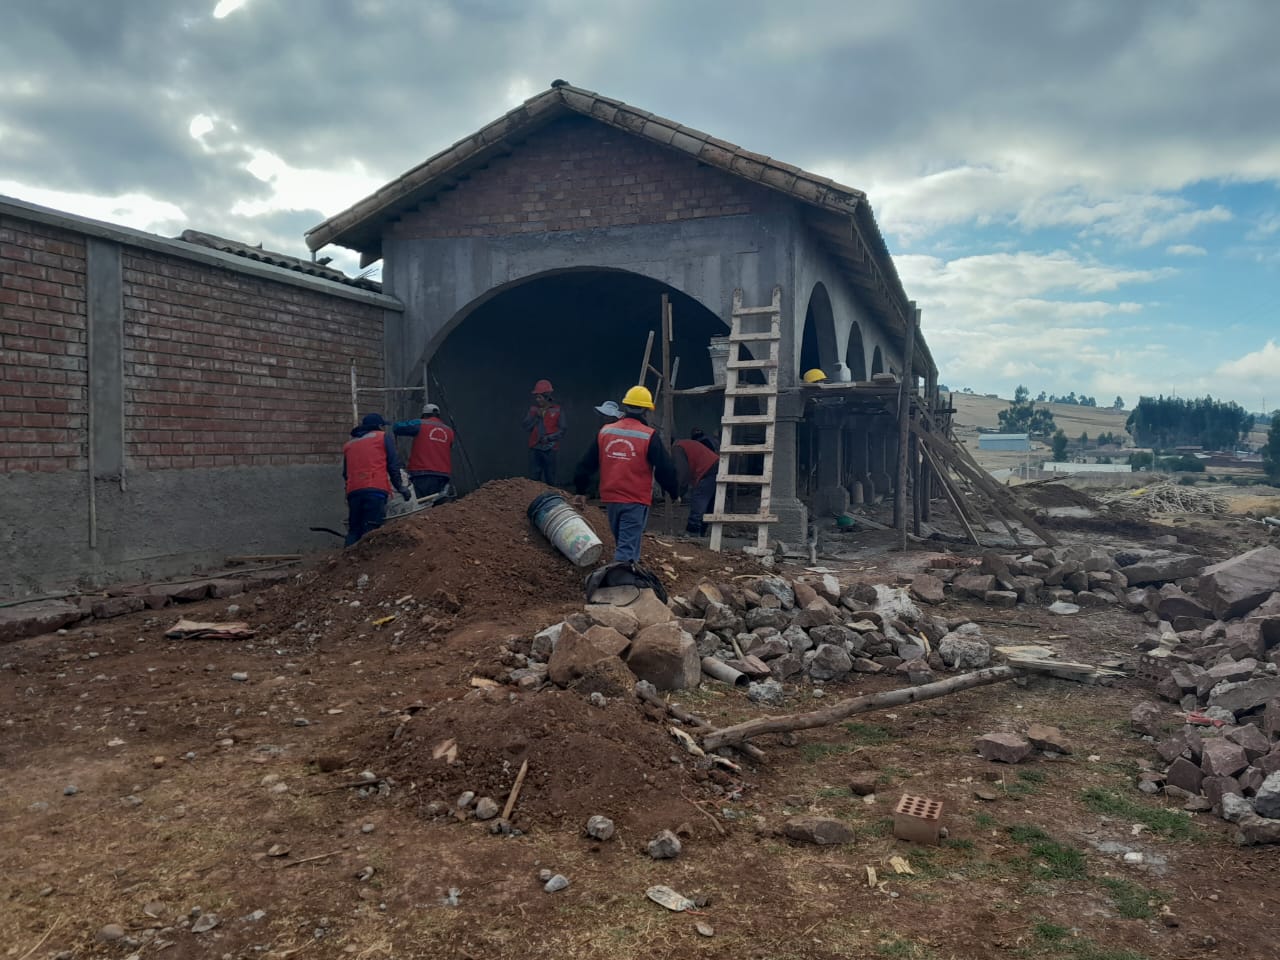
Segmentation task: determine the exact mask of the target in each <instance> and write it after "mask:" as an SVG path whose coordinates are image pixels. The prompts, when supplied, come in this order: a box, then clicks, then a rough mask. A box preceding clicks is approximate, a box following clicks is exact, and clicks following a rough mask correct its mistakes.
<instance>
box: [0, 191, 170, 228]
mask: <svg viewBox="0 0 1280 960" xmlns="http://www.w3.org/2000/svg"><path fill="white" fill-rule="evenodd" d="M0 195H7V196H11V197H17V198H19V199H21V200H26V201H27V202H28V203H36V204H39V205H40V206H44V207H53V208H54V209H55V210H63V211H66V212H67V213H74V214H79V215H80V216H82V217H89V218H90V219H92V220H106V221H108V222H110V223H120V224H123V225H124V226H126V227H133V228H135V229H137V230H150V231H153V232H155V233H172V232H174V231H175V230H178V229H181V227H183V226H185V224H186V214H185V213H183V212H182V208H181V207H179V206H177V205H176V204H172V203H169V202H168V201H166V200H159V199H156V198H155V197H149V196H147V195H146V194H142V193H125V194H120V195H119V196H115V197H102V196H96V195H93V194H88V193H75V192H71V191H67V190H47V189H43V188H41V187H32V186H28V185H27V184H25V183H17V182H15V181H13V180H0Z"/></svg>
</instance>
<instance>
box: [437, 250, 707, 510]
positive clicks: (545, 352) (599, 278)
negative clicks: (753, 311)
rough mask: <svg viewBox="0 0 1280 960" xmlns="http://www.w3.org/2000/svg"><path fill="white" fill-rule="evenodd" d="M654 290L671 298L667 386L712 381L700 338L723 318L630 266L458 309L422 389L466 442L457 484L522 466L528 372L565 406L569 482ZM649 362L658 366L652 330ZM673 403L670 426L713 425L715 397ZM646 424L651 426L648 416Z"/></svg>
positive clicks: (543, 283)
mask: <svg viewBox="0 0 1280 960" xmlns="http://www.w3.org/2000/svg"><path fill="white" fill-rule="evenodd" d="M664 293H665V294H667V295H668V296H669V297H670V298H671V303H672V317H673V326H674V330H675V342H674V343H673V344H672V350H671V355H672V357H673V358H675V357H679V358H680V371H679V375H678V379H677V382H676V386H677V387H688V386H694V385H698V384H705V383H711V381H712V375H711V361H710V357H709V355H708V352H707V347H708V341H709V340H710V338H711V337H714V336H722V335H724V334H726V333H727V331H726V330H725V328H724V324H723V323H721V321H720V320H719V318H718V317H716V315H715V314H713V313H712V312H711V311H710V310H708V309H707V308H706V307H704V306H702V304H700V303H699V302H698V301H696V300H694V299H693V298H692V297H689V296H687V295H686V294H684V293H681V292H680V291H678V290H676V289H675V288H673V287H671V286H668V285H666V284H664V283H661V282H659V281H657V280H652V279H649V278H647V277H642V276H639V275H637V274H632V273H624V272H621V271H612V270H575V271H569V272H561V273H554V274H544V275H542V276H539V277H535V278H533V279H530V280H527V281H523V282H521V283H518V284H516V285H514V286H512V287H509V288H507V289H505V290H503V291H502V292H500V293H498V294H497V295H495V296H492V297H491V298H489V299H487V300H485V301H484V302H483V303H481V304H480V305H479V306H477V307H475V308H474V309H473V310H471V311H470V312H469V313H466V314H465V316H464V318H463V319H462V320H460V321H459V322H458V323H457V326H456V327H454V329H453V330H452V332H450V333H449V335H448V336H447V337H446V338H445V340H444V342H443V343H442V344H441V345H440V347H439V349H437V350H436V352H435V355H434V356H433V357H432V358H431V361H430V379H431V383H430V397H431V399H432V400H433V401H435V402H438V403H440V404H441V405H442V406H443V407H444V408H445V414H446V416H447V417H448V418H450V419H451V420H452V422H453V423H454V424H455V425H456V427H457V430H458V436H459V442H460V444H461V446H462V447H463V450H464V451H465V458H464V457H463V456H461V455H456V456H455V469H454V472H455V476H456V477H457V480H458V482H459V486H461V487H462V488H463V489H471V488H473V487H474V486H476V485H478V484H480V483H484V482H485V481H487V480H492V479H495V478H498V477H510V476H521V475H523V474H524V473H525V470H526V461H527V456H528V454H527V444H526V439H527V435H526V433H525V432H524V430H523V429H522V427H521V424H520V421H521V419H522V418H523V416H524V413H525V410H526V409H527V408H528V406H529V400H530V391H531V389H532V387H533V384H534V381H535V380H538V379H540V378H543V377H545V378H547V379H548V380H550V381H551V382H552V384H553V385H554V386H555V388H556V398H557V400H558V401H559V402H560V404H561V406H562V407H563V408H564V411H565V419H566V421H567V428H566V431H565V439H564V441H563V443H562V445H561V449H560V457H559V461H560V462H559V467H558V470H557V478H558V480H559V482H560V483H568V482H569V480H570V479H571V478H572V475H573V466H574V464H575V463H576V462H577V460H578V459H579V457H581V455H582V453H583V452H584V451H585V450H586V448H587V445H588V444H589V443H591V442H592V440H593V438H594V436H595V433H596V431H597V430H598V429H599V427H600V425H601V423H602V422H603V421H602V419H601V417H600V415H599V414H597V413H596V412H595V410H594V409H593V408H594V407H595V406H596V405H597V404H599V403H601V402H603V401H605V400H618V399H621V397H622V394H623V393H624V392H625V391H626V390H627V388H628V387H630V386H632V385H634V384H635V383H636V382H637V377H638V376H639V373H640V362H641V359H642V357H643V355H644V347H645V341H646V339H647V337H648V335H649V331H650V330H653V331H655V332H656V331H659V330H660V324H661V303H662V295H663V294H664ZM651 362H652V363H653V365H654V366H655V367H658V368H661V366H662V344H661V336H660V334H658V335H657V336H655V338H654V345H653V355H652V359H651ZM647 385H648V386H650V387H652V386H653V385H654V378H653V377H650V378H649V380H648V382H647ZM675 412H676V417H677V419H676V432H677V434H678V435H687V432H688V429H689V428H690V427H691V426H694V425H701V426H703V428H704V429H706V430H708V431H709V432H716V431H717V430H718V427H719V420H720V399H719V397H718V396H711V397H706V398H685V397H681V398H680V399H679V400H678V401H677V402H676V406H675ZM653 423H654V425H655V426H658V425H660V424H659V422H658V420H657V418H656V417H655V419H654V420H653Z"/></svg>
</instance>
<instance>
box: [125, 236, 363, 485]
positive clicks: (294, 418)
mask: <svg viewBox="0 0 1280 960" xmlns="http://www.w3.org/2000/svg"><path fill="white" fill-rule="evenodd" d="M123 268H124V305H125V354H124V360H125V450H126V455H127V457H128V461H129V463H130V466H131V467H134V468H135V469H136V468H143V469H149V470H161V469H169V468H183V467H219V466H231V465H237V466H268V465H272V466H275V465H285V464H308V463H336V462H337V458H338V456H339V450H340V448H341V444H342V442H343V440H344V439H345V434H346V431H347V430H349V429H350V426H349V425H348V424H349V421H350V420H351V399H350V396H351V394H350V382H351V378H350V365H351V364H352V363H354V364H355V365H356V369H357V376H358V377H359V380H360V384H361V385H362V386H381V385H382V312H381V310H380V309H378V308H377V307H373V306H370V305H365V304H360V303H357V302H355V301H351V300H344V299H340V298H337V297H331V296H327V295H325V294H324V293H323V292H312V291H310V290H306V289H304V288H301V287H294V286H289V285H285V284H279V283H272V282H270V281H267V280H262V279H259V278H256V277H250V276H245V275H241V274H237V273H234V272H232V271H230V270H218V269H217V268H213V267H208V266H205V265H202V264H197V263H191V262H187V261H183V260H181V259H178V258H176V257H166V256H163V255H160V254H153V253H151V252H147V251H139V250H129V249H126V250H125V254H124V261H123ZM369 403H370V404H372V405H371V406H370V409H375V408H377V402H376V401H369ZM366 405H369V404H366Z"/></svg>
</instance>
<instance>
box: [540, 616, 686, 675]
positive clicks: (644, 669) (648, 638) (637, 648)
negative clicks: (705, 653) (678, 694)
mask: <svg viewBox="0 0 1280 960" xmlns="http://www.w3.org/2000/svg"><path fill="white" fill-rule="evenodd" d="M560 642H561V643H563V642H564V637H563V636H561V640H560ZM558 648H559V647H558V645H557V649H558ZM627 666H628V667H630V668H631V672H632V673H634V674H635V675H636V676H637V677H639V678H640V679H641V680H648V681H649V682H650V683H652V684H653V685H654V686H655V687H657V688H658V689H659V690H688V689H692V688H695V687H697V686H698V682H699V680H700V678H701V676H702V661H701V660H699V659H698V647H697V644H696V643H694V640H693V637H691V636H689V634H687V633H685V631H683V630H681V629H680V625H679V624H676V623H656V624H654V625H653V626H651V627H645V628H644V629H643V630H641V631H640V632H639V633H637V634H636V636H635V639H633V640H632V641H631V652H630V653H628V654H627Z"/></svg>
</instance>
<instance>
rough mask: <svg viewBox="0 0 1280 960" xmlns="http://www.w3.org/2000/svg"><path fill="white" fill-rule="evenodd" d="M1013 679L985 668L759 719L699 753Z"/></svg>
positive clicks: (711, 738)
mask: <svg viewBox="0 0 1280 960" xmlns="http://www.w3.org/2000/svg"><path fill="white" fill-rule="evenodd" d="M1015 676H1017V673H1016V671H1014V669H1013V668H1012V667H989V668H987V669H985V670H976V671H974V672H973V673H964V674H961V675H960V676H958V677H951V678H949V679H947V680H937V681H935V682H934V683H926V684H922V685H921V686H918V687H904V688H902V689H901V690H890V691H888V692H886V693H875V694H869V695H868V696H865V697H853V698H852V699H849V700H841V701H839V702H838V703H833V704H832V705H831V706H829V707H825V708H823V709H822V710H814V711H813V712H811V713H796V714H788V715H786V716H780V717H760V718H759V719H756V720H748V721H747V722H746V723H738V724H734V725H733V726H731V727H724V728H723V729H720V730H713V731H712V732H710V733H708V734H706V735H704V736H703V738H702V749H704V750H707V751H711V750H716V749H719V748H720V747H733V746H738V745H739V744H743V743H745V742H746V741H747V740H750V739H751V738H752V737H759V736H763V735H764V734H766V733H789V732H791V731H794V730H811V729H813V728H814V727H826V726H830V725H831V724H833V723H839V722H840V721H841V720H844V719H845V718H846V717H852V716H855V715H856V714H859V713H869V712H870V711H872V710H883V709H885V708H887V707H900V706H902V705H903V704H907V703H919V702H920V701H921V700H932V699H934V698H935V697H944V696H946V695H947V694H950V693H958V692H959V691H961V690H969V689H971V688H973V687H982V686H986V685H987V684H989V683H1000V682H1002V681H1004V680H1012V679H1013V678H1014V677H1015Z"/></svg>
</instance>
